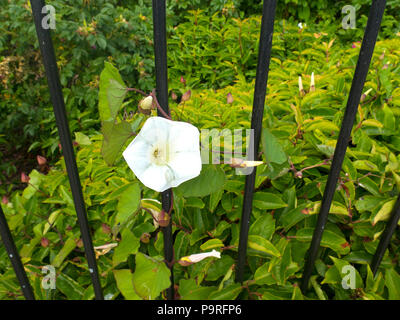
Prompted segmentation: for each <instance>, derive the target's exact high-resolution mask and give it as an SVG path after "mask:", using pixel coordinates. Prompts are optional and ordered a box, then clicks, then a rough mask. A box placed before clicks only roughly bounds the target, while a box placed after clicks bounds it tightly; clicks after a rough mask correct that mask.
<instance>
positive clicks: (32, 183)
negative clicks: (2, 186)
mask: <svg viewBox="0 0 400 320" xmlns="http://www.w3.org/2000/svg"><path fill="white" fill-rule="evenodd" d="M42 180H43V175H42V174H40V173H39V172H38V171H37V170H35V169H33V170H32V172H31V173H30V174H29V185H28V186H27V187H26V188H25V189H24V191H23V193H22V196H23V197H24V198H25V199H30V198H31V197H32V196H33V195H34V194H35V193H36V192H37V191H38V189H39V190H40V188H39V187H40V184H41V182H42Z"/></svg>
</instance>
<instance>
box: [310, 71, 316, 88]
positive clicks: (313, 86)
mask: <svg viewBox="0 0 400 320" xmlns="http://www.w3.org/2000/svg"><path fill="white" fill-rule="evenodd" d="M314 91H315V79H314V72H313V73H311V83H310V92H314Z"/></svg>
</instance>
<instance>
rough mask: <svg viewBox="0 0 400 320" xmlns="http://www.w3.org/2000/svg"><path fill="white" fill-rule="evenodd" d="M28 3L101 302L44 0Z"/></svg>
mask: <svg viewBox="0 0 400 320" xmlns="http://www.w3.org/2000/svg"><path fill="white" fill-rule="evenodd" d="M30 2H31V7H32V13H33V19H34V21H35V26H36V33H37V37H38V40H39V47H40V51H41V53H42V57H43V64H44V67H45V71H46V76H47V82H48V86H49V90H50V96H51V101H52V104H53V109H54V114H55V117H56V122H57V127H58V133H59V136H60V140H61V146H62V150H63V155H64V160H65V165H66V168H67V172H68V178H69V183H70V186H71V191H72V196H73V199H74V204H75V210H76V213H77V216H78V222H79V225H80V230H81V236H82V240H83V244H84V247H85V253H86V258H87V260H88V265H89V272H90V275H91V278H92V283H93V287H94V293H95V297H96V299H98V300H103V293H102V290H101V284H100V280H99V274H98V269H97V263H96V257H95V254H94V249H93V243H92V238H91V235H90V229H89V223H88V219H87V215H86V208H85V203H84V200H83V195H82V188H81V183H80V179H79V173H78V168H77V166H76V160H75V154H74V149H73V147H72V140H71V134H70V131H69V126H68V119H67V115H66V111H65V105H64V99H63V94H62V91H61V84H60V79H59V76H58V69H57V63H56V57H55V54H54V48H53V43H52V40H51V35H50V29H45V28H43V27H42V20H43V17H44V16H45V15H46V14H43V13H42V8H43V7H44V6H45V2H44V0H31V1H30Z"/></svg>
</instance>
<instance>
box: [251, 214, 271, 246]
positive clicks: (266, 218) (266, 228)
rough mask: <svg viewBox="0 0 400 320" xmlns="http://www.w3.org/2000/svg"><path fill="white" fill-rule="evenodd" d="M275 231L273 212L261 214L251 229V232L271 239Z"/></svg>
mask: <svg viewBox="0 0 400 320" xmlns="http://www.w3.org/2000/svg"><path fill="white" fill-rule="evenodd" d="M274 232H275V220H274V218H273V217H272V215H271V214H267V213H264V214H261V216H260V217H259V218H258V219H257V220H256V221H254V222H253V223H252V224H251V226H250V230H249V234H251V235H256V236H260V237H263V238H264V239H267V240H271V237H272V235H273V234H274Z"/></svg>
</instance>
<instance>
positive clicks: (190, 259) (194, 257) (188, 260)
mask: <svg viewBox="0 0 400 320" xmlns="http://www.w3.org/2000/svg"><path fill="white" fill-rule="evenodd" d="M208 257H214V258H218V259H220V258H221V253H220V252H218V251H216V250H212V251H211V252H204V253H196V254H191V255H190V256H186V257H182V258H180V259H179V261H178V263H179V264H180V265H181V266H189V265H191V264H193V263H196V262H200V261H201V260H204V259H205V258H208Z"/></svg>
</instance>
